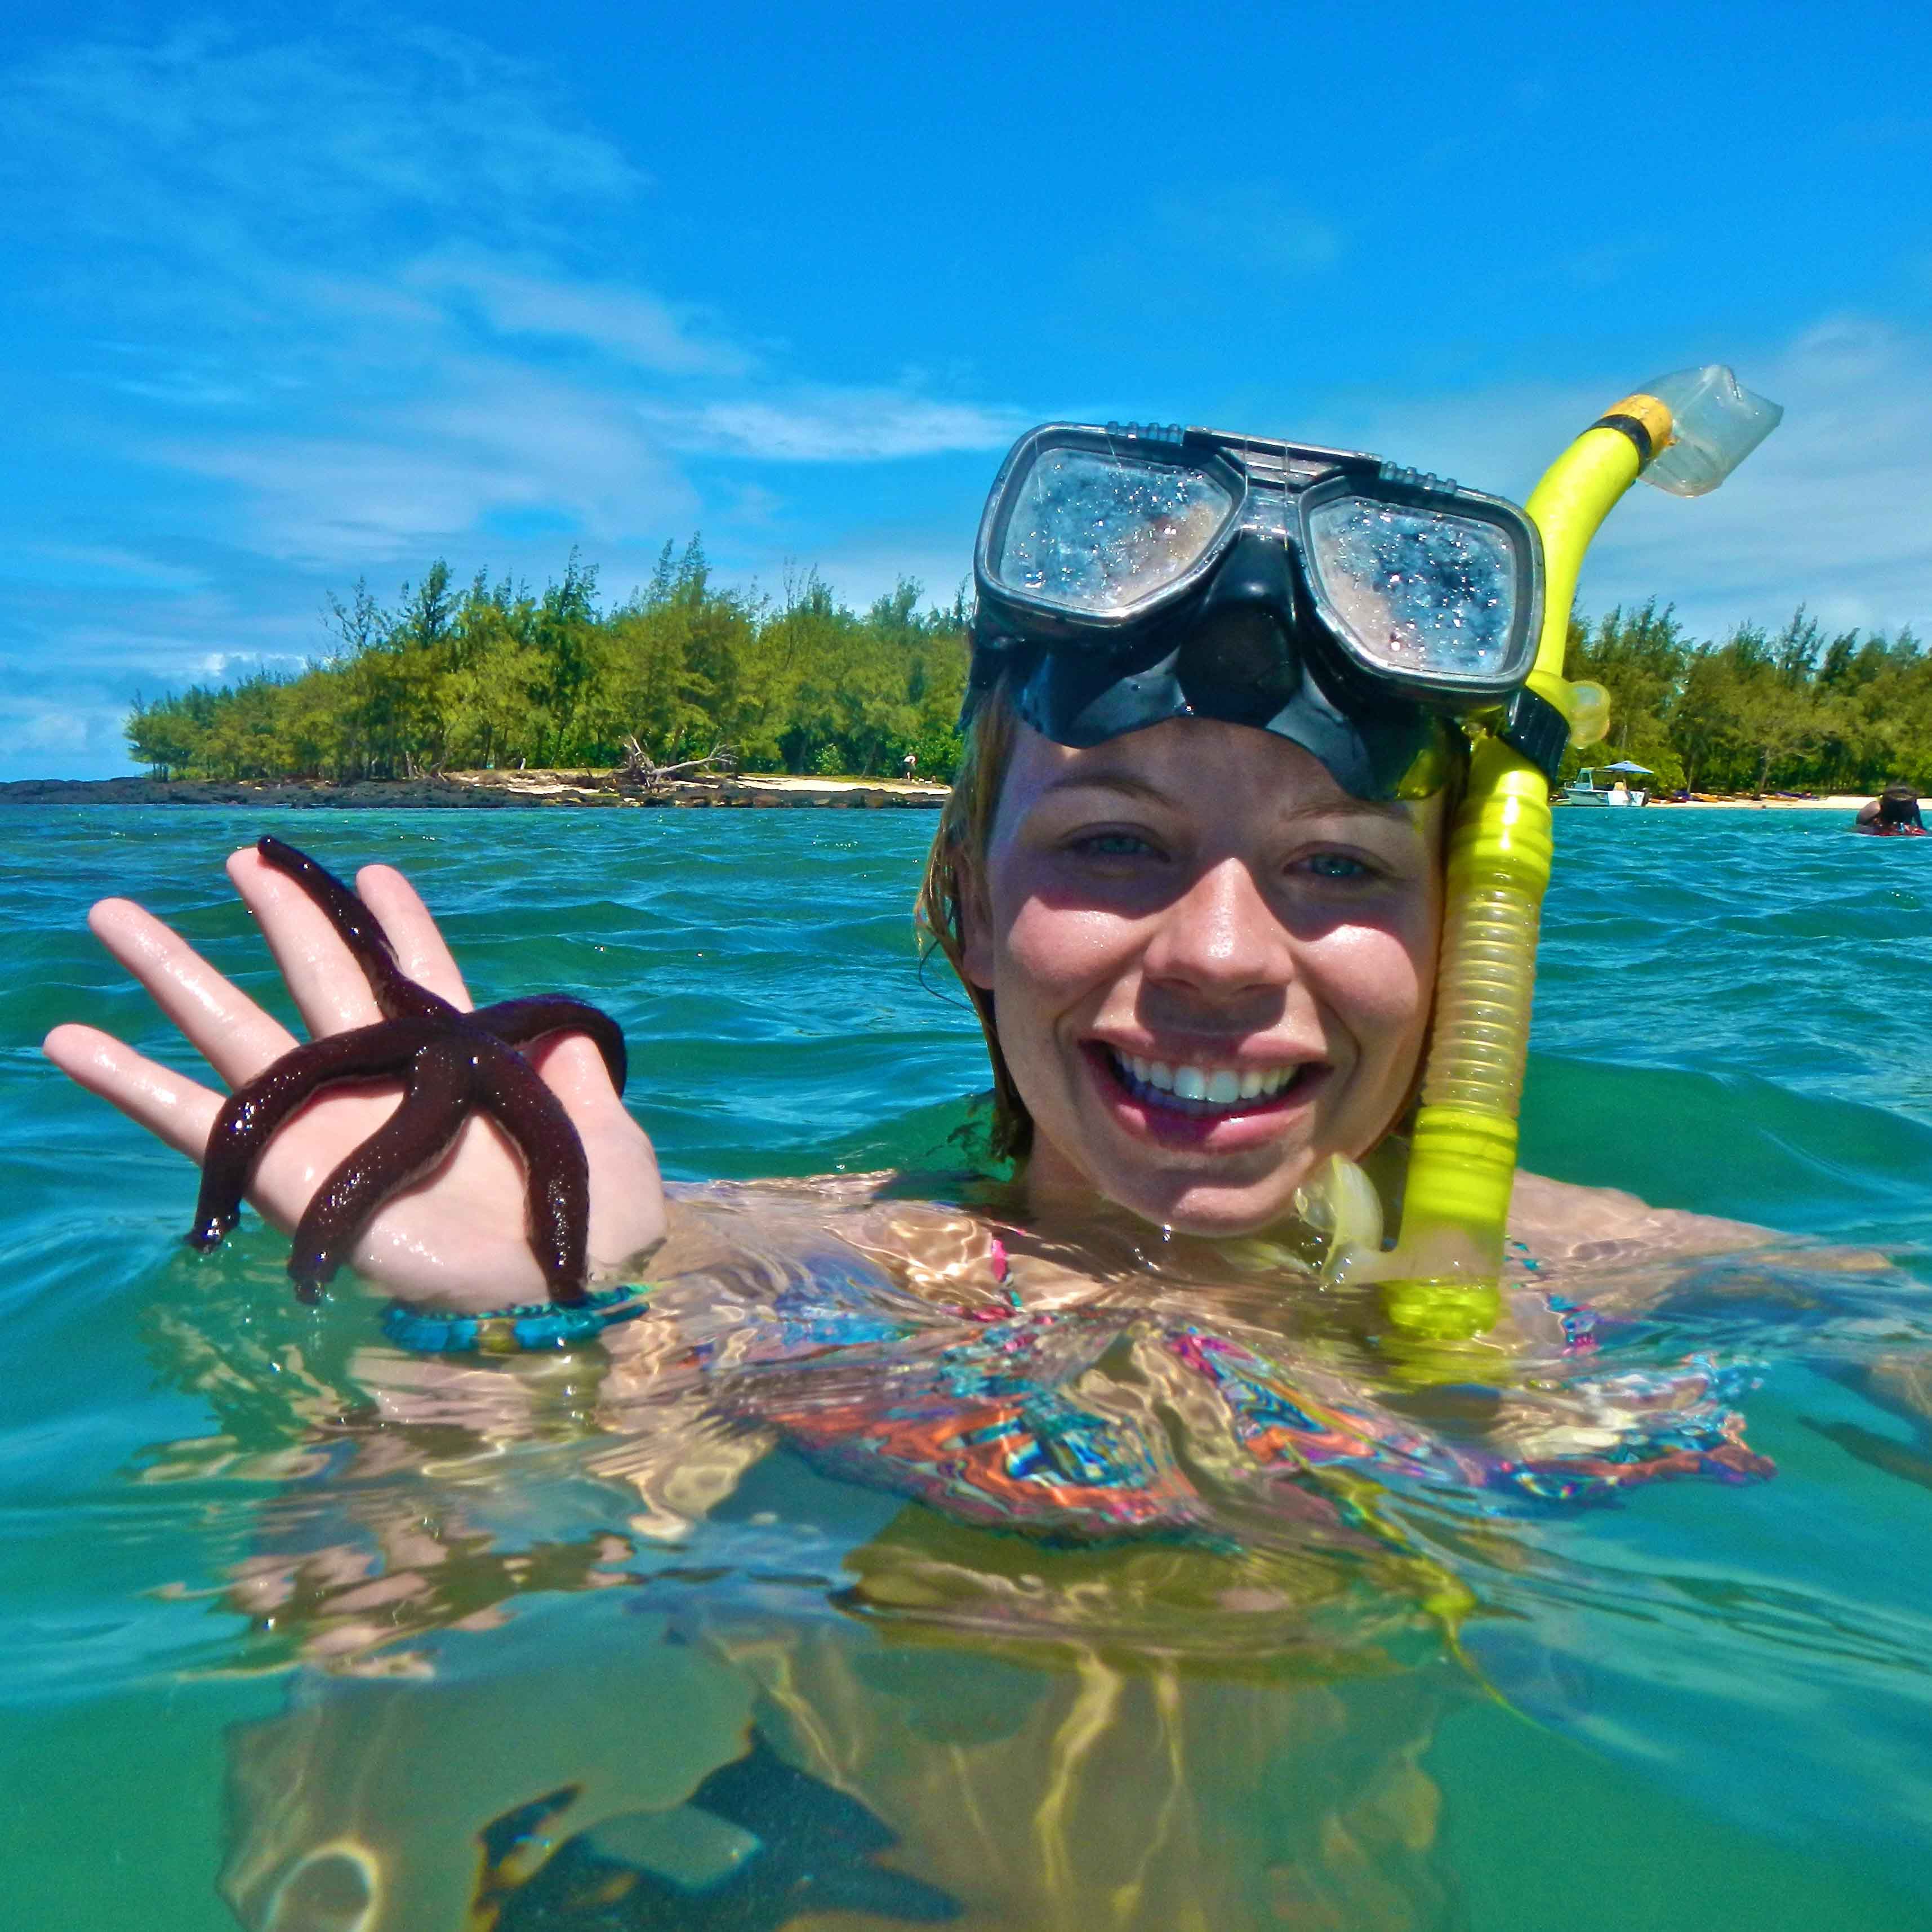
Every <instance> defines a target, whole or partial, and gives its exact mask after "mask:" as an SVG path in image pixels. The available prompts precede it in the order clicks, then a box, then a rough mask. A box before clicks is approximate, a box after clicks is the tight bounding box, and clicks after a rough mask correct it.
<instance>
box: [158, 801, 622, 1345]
mask: <svg viewBox="0 0 1932 1932" xmlns="http://www.w3.org/2000/svg"><path fill="white" fill-rule="evenodd" d="M255 849H256V850H257V851H258V852H259V853H260V854H261V855H262V856H263V859H265V860H266V862H268V863H269V865H272V866H274V867H275V869H276V871H278V872H284V873H286V874H287V875H288V876H289V877H290V878H292V879H293V880H295V882H296V883H297V884H298V885H299V886H301V887H302V890H303V891H304V892H307V893H308V895H309V897H310V898H312V899H313V900H314V901H315V902H316V904H317V905H319V906H320V907H321V908H322V909H323V911H324V912H326V913H327V914H328V915H329V920H330V922H331V923H332V925H333V926H335V930H336V931H337V932H338V934H340V935H341V938H342V941H343V943H344V944H345V945H346V946H347V947H348V948H349V950H350V952H351V953H353V954H354V955H355V956H356V964H357V965H359V966H360V967H361V968H362V971H363V972H364V973H365V974H366V975H367V976H368V981H369V986H370V990H371V992H373V993H374V995H375V996H376V1004H377V1007H378V1008H379V1009H380V1010H381V1013H382V1015H383V1017H382V1019H380V1021H379V1022H377V1024H376V1025H374V1026H365V1027H356V1028H352V1029H351V1030H350V1031H349V1032H347V1033H338V1034H329V1035H328V1036H326V1037H325V1038H323V1039H321V1040H311V1041H310V1042H309V1043H308V1045H307V1046H298V1047H294V1048H292V1049H290V1051H289V1052H287V1053H285V1054H284V1055H282V1057H281V1059H279V1060H278V1061H276V1062H275V1064H273V1065H272V1066H271V1067H267V1068H266V1069H265V1070H263V1072H262V1073H259V1074H257V1076H256V1077H255V1078H254V1079H253V1080H251V1081H249V1082H248V1083H247V1084H246V1085H245V1086H242V1087H238V1088H236V1090H235V1091H234V1092H233V1094H230V1095H229V1097H228V1100H227V1101H226V1104H225V1105H224V1106H223V1108H222V1109H221V1112H220V1114H219V1115H217V1116H216V1118H215V1122H214V1130H213V1132H212V1133H210V1135H209V1136H208V1151H207V1153H206V1154H205V1155H204V1156H203V1157H202V1169H201V1198H200V1199H199V1201H198V1202H196V1204H195V1211H194V1226H193V1229H191V1230H190V1232H189V1234H188V1237H187V1239H188V1244H189V1245H190V1247H195V1248H199V1249H200V1250H202V1251H203V1252H205V1251H206V1250H208V1249H210V1248H212V1247H217V1246H218V1245H219V1244H220V1241H221V1238H222V1237H223V1235H226V1233H227V1232H229V1229H232V1228H233V1226H235V1224H236V1222H237V1221H238V1220H240V1219H241V1216H242V1193H243V1192H244V1190H245V1189H246V1187H248V1177H249V1175H251V1173H252V1172H254V1166H255V1163H256V1162H257V1160H260V1158H261V1156H262V1154H263V1150H264V1149H265V1148H266V1147H267V1146H268V1145H269V1141H270V1140H271V1139H273V1137H274V1136H275V1134H276V1133H278V1131H279V1130H280V1129H281V1127H283V1125H284V1124H285V1123H286V1122H287V1121H288V1120H289V1119H290V1118H291V1116H293V1115H294V1114H295V1113H296V1111H297V1110H298V1109H300V1108H302V1107H303V1106H306V1105H307V1104H308V1102H309V1101H310V1100H312V1099H314V1097H315V1096H316V1095H317V1094H319V1093H320V1092H322V1091H323V1089H324V1088H329V1087H336V1086H343V1085H349V1084H351V1083H353V1082H366V1081H378V1080H395V1079H400V1080H401V1081H402V1082H403V1103H402V1105H401V1106H400V1107H398V1109H396V1111H395V1113H393V1114H392V1115H390V1117H389V1119H388V1120H387V1121H385V1122H384V1123H383V1125H382V1126H381V1127H379V1128H377V1130H376V1131H375V1133H373V1134H371V1136H369V1138H368V1139H367V1140H366V1141H365V1142H363V1143H362V1145H361V1146H360V1147H359V1148H356V1149H355V1150H354V1151H353V1152H352V1153H351V1154H350V1155H349V1157H347V1159H346V1160H344V1162H343V1163H342V1164H341V1166H339V1167H338V1168H337V1169H336V1170H335V1172H334V1173H333V1174H332V1175H330V1176H329V1178H328V1180H327V1181H325V1182H323V1185H322V1187H320V1189H319V1190H317V1193H316V1196H315V1198H314V1200H312V1201H311V1202H310V1203H309V1205H308V1209H307V1211H305V1213H304V1214H303V1216H302V1220H301V1222H300V1223H299V1225H298V1226H297V1227H296V1238H295V1246H294V1247H293V1249H292V1250H290V1255H289V1273H290V1275H291V1276H292V1277H293V1278H294V1280H295V1284H296V1294H297V1295H299V1297H300V1298H302V1300H303V1301H314V1300H315V1299H316V1298H317V1295H320V1292H322V1289H323V1286H325V1285H326V1283H328V1281H329V1279H330V1278H331V1277H332V1276H333V1275H334V1274H335V1271H336V1270H337V1269H338V1268H340V1267H341V1265H342V1264H343V1262H344V1261H345V1260H346V1259H347V1258H348V1255H349V1252H350V1248H351V1247H353V1245H354V1243H355V1240H356V1236H357V1235H359V1234H360V1233H361V1232H362V1229H364V1228H365V1227H366V1226H368V1223H369V1221H370V1219H371V1217H372V1216H374V1214H375V1212H376V1211H377V1208H380V1207H381V1206H382V1205H383V1202H386V1200H388V1199H389V1197H390V1196H391V1195H392V1194H395V1193H399V1192H400V1191H401V1190H402V1189H403V1188H404V1187H407V1186H408V1185H409V1184H410V1182H411V1181H414V1180H416V1179H417V1178H419V1176H421V1175H424V1174H426V1173H427V1172H428V1171H429V1170H430V1169H431V1168H433V1167H434V1166H436V1164H437V1162H439V1161H440V1160H442V1159H443V1156H444V1155H445V1154H447V1153H448V1152H449V1148H450V1146H451V1145H452V1143H453V1142H455V1139H456V1136H458V1133H460V1132H461V1131H462V1128H463V1123H464V1121H466V1120H467V1119H468V1118H469V1116H470V1115H471V1114H472V1113H475V1112H482V1113H485V1114H487V1115H489V1116H490V1118H491V1119H492V1120H493V1121H495V1122H496V1124H497V1125H498V1126H499V1127H501V1128H502V1130H503V1131H504V1133H506V1134H507V1135H508V1136H509V1137H510V1139H511V1141H512V1142H514V1145H515V1146H516V1148H517V1151H518V1152H519V1153H520V1154H522V1156H523V1165H524V1167H525V1169H526V1172H527V1174H528V1176H529V1180H528V1190H529V1193H528V1199H529V1228H530V1245H531V1247H532V1250H534V1252H535V1255H536V1258H537V1262H538V1266H540V1267H541V1268H542V1270H543V1272H544V1280H545V1281H546V1282H547V1283H548V1284H549V1287H550V1299H551V1301H553V1302H556V1303H557V1304H559V1305H560V1306H562V1307H574V1306H576V1305H577V1304H580V1303H581V1302H582V1301H583V1299H584V1293H585V1289H584V1284H585V1281H586V1277H587V1275H588V1273H589V1269H588V1267H587V1264H586V1259H585V1247H586V1241H587V1240H588V1238H589V1224H590V1168H589V1162H588V1161H587V1160H586V1159H585V1157H584V1153H583V1142H582V1141H581V1140H580V1139H578V1137H577V1129H576V1127H574V1125H573V1124H572V1123H571V1118H570V1116H569V1115H568V1114H567V1113H565V1111H564V1109H563V1106H562V1103H561V1102H560V1101H559V1100H558V1099H557V1097H556V1095H555V1094H553V1093H552V1092H551V1091H550V1088H548V1087H547V1085H545V1084H544V1081H543V1080H542V1079H541V1076H539V1075H538V1073H537V1071H536V1070H535V1068H534V1067H532V1066H531V1064H529V1061H527V1060H526V1059H525V1058H523V1055H521V1054H520V1053H519V1052H517V1051H516V1049H517V1048H518V1047H519V1046H527V1045H528V1044H529V1043H530V1042H531V1041H532V1040H541V1039H543V1038H544V1037H546V1036H547V1035H548V1034H557V1033H581V1034H588V1035H589V1037H590V1040H591V1041H592V1043H593V1044H594V1045H595V1047H596V1049H597V1051H598V1052H599V1053H600V1054H601V1055H602V1056H603V1059H604V1067H606V1069H607V1070H608V1071H609V1073H610V1080H611V1084H612V1085H613V1086H614V1087H615V1088H616V1090H617V1091H618V1092H619V1093H620V1094H621V1093H622V1091H624V1077H625V1055H624V1036H623V1034H622V1033H621V1032H620V1031H619V1029H618V1026H617V1023H616V1021H615V1020H613V1019H611V1018H610V1015H609V1014H607V1013H600V1012H599V1011H598V1010H597V1008H596V1007H592V1006H586V1004H584V1003H583V1001H581V1000H572V999H568V998H565V997H564V996H563V995H561V994H555V993H553V994H545V995H538V997H537V998H534V999H527V1000H505V1001H501V1002H499V1004H497V1005H496V1006H493V1007H478V1009H477V1010H475V1012H473V1013H463V1012H462V1011H461V1010H459V1009H458V1008H457V1007H453V1006H452V1005H451V1004H450V1003H449V1001H447V1000H445V999H443V998H440V997H439V996H438V995H436V994H434V993H432V992H431V991H430V990H429V989H428V987H427V986H419V985H417V983H416V981H415V980H411V979H410V978H408V977H406V976H405V974H404V972H403V971H402V968H401V967H400V966H398V965H397V963H396V955H395V948H394V947H392V946H391V944H389V938H388V936H387V935H386V934H385V933H384V932H383V929H382V927H381V926H380V924H379V923H378V922H377V919H376V917H375V916H374V913H371V911H370V910H369V908H368V907H367V906H366V905H365V904H363V903H362V900H361V899H359V898H357V897H356V894H355V893H353V892H351V891H350V889H349V888H348V887H347V886H345V885H344V883H342V881H341V880H340V879H338V878H337V877H335V874H333V873H332V872H330V871H327V870H326V869H325V868H323V867H322V866H320V865H317V863H316V862H315V861H314V859H311V858H310V857H309V856H308V855H307V854H306V853H302V852H298V851H297V850H296V848H295V847H293V845H285V844H283V842H282V841H281V840H280V839H279V838H264V839H262V840H260V841H258V843H257V845H256V847H255Z"/></svg>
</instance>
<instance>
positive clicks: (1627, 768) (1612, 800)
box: [1557, 758, 1655, 805]
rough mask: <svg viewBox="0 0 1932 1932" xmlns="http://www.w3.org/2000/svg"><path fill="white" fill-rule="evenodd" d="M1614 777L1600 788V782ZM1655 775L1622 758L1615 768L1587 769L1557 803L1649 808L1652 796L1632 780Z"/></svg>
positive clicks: (1643, 766) (1649, 770)
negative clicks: (1632, 782) (1599, 779)
mask: <svg viewBox="0 0 1932 1932" xmlns="http://www.w3.org/2000/svg"><path fill="white" fill-rule="evenodd" d="M1612 773H1614V774H1615V776H1614V777H1612V778H1610V783H1609V784H1598V778H1600V777H1603V776H1607V775H1610V774H1612ZM1654 776H1655V773H1654V772H1652V770H1651V769H1650V767H1649V766H1648V765H1634V764H1632V763H1631V762H1630V760H1628V758H1619V760H1617V762H1616V763H1615V764H1613V765H1596V766H1586V767H1585V768H1584V769H1583V770H1582V771H1580V772H1578V773H1577V775H1576V776H1575V777H1574V778H1572V779H1571V781H1570V782H1569V783H1568V784H1567V785H1565V787H1563V796H1562V798H1561V799H1559V800H1558V801H1557V802H1558V803H1559V804H1561V805H1648V804H1649V802H1650V793H1649V792H1648V791H1647V790H1645V789H1644V788H1643V787H1642V786H1641V785H1632V784H1630V783H1629V782H1628V781H1629V780H1630V779H1631V778H1652V777H1654Z"/></svg>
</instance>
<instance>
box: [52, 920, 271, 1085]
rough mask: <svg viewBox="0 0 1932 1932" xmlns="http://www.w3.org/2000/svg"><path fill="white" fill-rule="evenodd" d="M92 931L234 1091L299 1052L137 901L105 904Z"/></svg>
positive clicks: (268, 1018)
mask: <svg viewBox="0 0 1932 1932" xmlns="http://www.w3.org/2000/svg"><path fill="white" fill-rule="evenodd" d="M87 923H88V925H89V928H90V929H92V932H93V934H94V936H95V938H97V939H98V940H99V941H101V944H102V945H103V946H104V947H107V950H108V951H109V952H110V953H112V954H113V956H114V957H115V959H118V961H119V962H121V965H123V966H124V967H125V968H127V971H129V972H130V974H133V977H135V978H136V980H139V982H140V983H141V984H142V986H144V987H145V988H146V989H147V990H148V993H149V995H151V997H152V998H153V1000H154V1004H155V1005H157V1007H160V1010H161V1011H162V1012H163V1013H165V1014H166V1016H168V1018H169V1019H171V1020H172V1021H173V1022H174V1023H175V1025H176V1026H178V1027H179V1028H181V1031H182V1032H183V1033H184V1034H186V1035H187V1038H188V1040H189V1041H190V1043H191V1044H192V1045H193V1046H195V1047H196V1048H197V1049H199V1051H200V1052H201V1053H202V1055H203V1056H204V1057H205V1058H206V1060H207V1061H208V1064H209V1065H210V1066H211V1067H213V1068H214V1070H215V1072H216V1073H218V1074H220V1076H221V1077H222V1079H224V1080H225V1081H226V1082H228V1084H229V1086H231V1087H239V1086H240V1085H242V1082H244V1081H245V1080H251V1079H254V1076H256V1075H257V1073H260V1072H261V1070H262V1069H263V1067H266V1066H267V1065H268V1064H269V1062H270V1061H272V1060H277V1059H279V1058H281V1055H284V1054H285V1053H286V1052H288V1050H289V1049H290V1047H292V1046H294V1045H295V1038H294V1036H293V1034H290V1031H288V1029H287V1028H286V1027H284V1025H282V1023H281V1022H280V1021H279V1020H278V1019H275V1017H274V1016H273V1015H272V1014H269V1013H264V1012H263V1010H262V1009H261V1008H260V1007H258V1006H257V1005H256V1004H255V1002H254V1001H253V1000H251V999H250V998H249V997H248V995H247V994H245V992H242V989H240V988H239V986H235V985H233V983H231V982H229V980H225V979H223V977H222V976H221V975H220V974H219V973H217V971H215V970H214V968H213V967H212V966H211V965H209V964H208V962H207V961H206V960H205V959H202V956H201V955H200V954H199V953H197V952H196V951H195V950H194V948H193V947H191V946H190V945H189V944H188V943H187V941H186V940H184V939H183V938H181V935H179V934H178V933H177V932H174V931H172V929H170V928H169V927H167V926H163V924H162V923H161V922H160V920H159V919H157V918H155V917H154V914H153V913H150V912H148V911H145V910H143V909H142V907H139V906H137V905H136V904H134V902H133V901H132V900H131V899H103V900H102V901H101V903H100V904H98V905H97V906H95V907H94V908H93V910H92V911H91V912H89V914H88V916H87ZM102 1037H105V1036H102Z"/></svg>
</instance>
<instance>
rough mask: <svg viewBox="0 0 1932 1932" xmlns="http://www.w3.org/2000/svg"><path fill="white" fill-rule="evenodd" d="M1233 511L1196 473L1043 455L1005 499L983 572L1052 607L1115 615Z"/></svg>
mask: <svg viewBox="0 0 1932 1932" xmlns="http://www.w3.org/2000/svg"><path fill="white" fill-rule="evenodd" d="M1236 508H1237V505H1236V502H1235V496H1234V494H1233V493H1232V491H1231V490H1229V488H1228V487H1227V486H1226V484H1223V483H1222V482H1221V481H1219V480H1218V479H1217V478H1215V477H1214V476H1212V475H1209V474H1208V472H1207V471H1205V470H1204V469H1194V468H1192V467H1190V466H1187V465H1186V464H1183V463H1148V462H1145V461H1144V460H1142V459H1140V458H1137V457H1132V456H1115V455H1108V454H1103V452H1100V451H1098V450H1091V449H1064V448H1063V449H1052V448H1049V449H1044V450H1043V451H1042V452H1040V455H1038V456H1037V458H1035V459H1034V462H1033V463H1032V466H1031V467H1030V468H1029V469H1028V471H1027V472H1026V475H1025V478H1023V479H1022V481H1021V483H1020V484H1019V487H1018V488H1017V489H1016V490H1015V491H1014V493H1013V508H1012V511H1011V512H1010V514H1009V515H1008V517H1007V522H1006V527H1005V529H1004V532H1003V533H1002V534H1001V538H1000V542H999V548H998V554H997V555H996V556H995V558H994V559H993V566H994V569H995V573H996V574H997V576H998V580H999V581H1000V582H1001V583H1002V584H1004V586H1006V587H1007V589H1011V590H1016V591H1019V592H1024V593H1025V595H1028V596H1029V597H1035V598H1040V599H1042V600H1043V601H1046V602H1048V603H1051V604H1058V605H1059V606H1060V607H1061V608H1062V609H1064V610H1082V611H1095V612H1102V611H1114V610H1127V609H1129V608H1130V607H1132V606H1133V605H1134V604H1139V603H1141V602H1142V601H1145V599H1146V598H1149V597H1151V596H1152V595H1154V592H1157V591H1158V590H1160V589H1163V588H1164V587H1165V586H1167V585H1168V584H1170V583H1173V582H1174V580H1175V579H1176V578H1177V577H1180V576H1181V575H1183V574H1184V573H1185V572H1186V571H1187V569H1188V568H1189V567H1190V565H1193V564H1196V563H1198V562H1199V561H1200V560H1201V559H1202V557H1203V556H1205V555H1206V554H1207V553H1208V550H1210V549H1211V548H1212V547H1213V546H1214V541H1215V540H1216V538H1218V537H1219V536H1220V534H1221V532H1223V529H1226V526H1227V524H1228V522H1229V519H1230V518H1231V517H1232V516H1233V514H1234V513H1235V509H1236Z"/></svg>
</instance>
